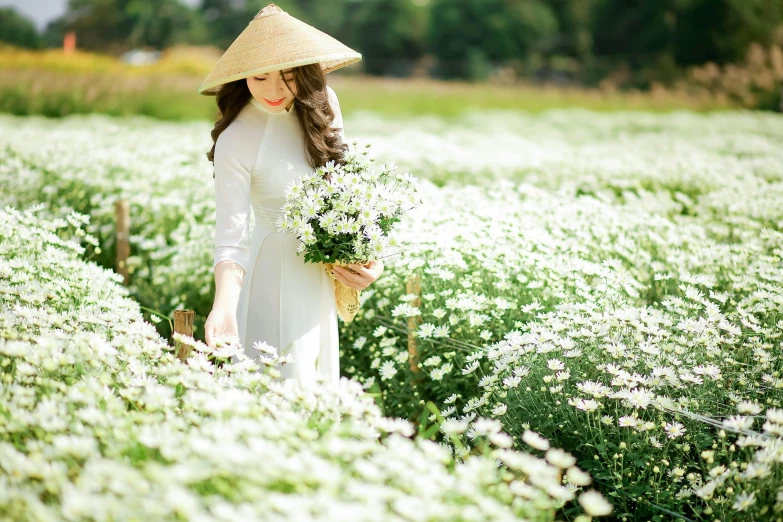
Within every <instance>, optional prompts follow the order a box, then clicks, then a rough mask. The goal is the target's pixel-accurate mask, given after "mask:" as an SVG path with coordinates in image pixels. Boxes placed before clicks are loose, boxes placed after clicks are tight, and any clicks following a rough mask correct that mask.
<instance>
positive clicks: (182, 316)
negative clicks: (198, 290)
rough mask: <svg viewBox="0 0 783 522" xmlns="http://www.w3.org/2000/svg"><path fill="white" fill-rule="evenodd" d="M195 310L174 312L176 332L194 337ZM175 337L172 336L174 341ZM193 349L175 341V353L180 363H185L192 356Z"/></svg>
mask: <svg viewBox="0 0 783 522" xmlns="http://www.w3.org/2000/svg"><path fill="white" fill-rule="evenodd" d="M194 315H195V312H194V311H193V310H174V332H175V333H178V334H182V335H189V336H191V337H193V316H194ZM173 338H174V335H173V334H172V339H173ZM190 350H191V347H190V346H187V345H185V344H183V343H181V342H179V341H174V353H176V355H177V357H178V358H179V360H180V361H182V362H185V361H186V360H187V358H188V355H190Z"/></svg>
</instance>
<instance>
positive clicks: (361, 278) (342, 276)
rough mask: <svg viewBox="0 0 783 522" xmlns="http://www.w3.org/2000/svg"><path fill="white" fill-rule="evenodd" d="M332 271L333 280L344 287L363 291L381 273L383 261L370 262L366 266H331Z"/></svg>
mask: <svg viewBox="0 0 783 522" xmlns="http://www.w3.org/2000/svg"><path fill="white" fill-rule="evenodd" d="M332 270H333V272H334V277H335V279H337V280H339V281H341V282H342V283H343V284H344V285H346V286H351V287H353V288H356V289H357V290H364V289H365V288H367V287H368V286H370V283H372V282H373V281H375V280H376V279H378V277H380V275H381V274H382V273H383V261H381V260H376V261H370V262H369V263H367V264H366V265H361V264H359V263H350V264H348V265H346V266H339V265H332ZM351 270H353V272H352V271H351Z"/></svg>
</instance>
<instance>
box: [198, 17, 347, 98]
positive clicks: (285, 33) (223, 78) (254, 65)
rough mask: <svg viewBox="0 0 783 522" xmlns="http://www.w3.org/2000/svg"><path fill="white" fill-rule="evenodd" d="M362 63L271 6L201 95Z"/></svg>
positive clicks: (222, 60) (225, 56) (221, 63)
mask: <svg viewBox="0 0 783 522" xmlns="http://www.w3.org/2000/svg"><path fill="white" fill-rule="evenodd" d="M361 59H362V55H361V54H359V53H357V52H356V51H354V50H353V49H351V48H350V47H348V46H346V45H344V44H343V43H341V42H340V41H339V40H336V39H335V38H332V37H331V36H329V35H328V34H326V33H324V32H322V31H319V30H318V29H316V28H315V27H313V26H311V25H308V24H306V23H304V22H302V21H301V20H299V19H298V18H294V17H293V16H291V15H289V14H288V13H286V12H285V11H283V10H282V9H280V8H279V7H277V6H276V5H275V4H269V5H268V6H266V7H264V8H263V9H261V11H259V12H258V14H257V15H256V16H255V17H254V18H253V20H251V21H250V23H249V24H248V25H247V27H246V28H245V30H244V31H242V33H241V34H240V35H239V36H238V37H237V38H236V40H234V42H233V43H232V44H231V45H230V46H229V48H228V49H227V50H226V52H225V53H223V56H221V57H220V59H219V60H218V62H217V63H216V64H215V67H214V68H213V69H212V71H211V72H210V73H209V75H208V76H207V78H206V79H205V80H204V82H203V83H202V84H201V86H200V87H199V88H198V92H199V94H204V95H206V96H214V95H216V94H217V92H218V91H219V90H220V86H221V85H223V84H224V83H228V82H233V81H235V80H241V79H243V78H247V77H248V76H253V75H256V74H263V73H266V72H271V71H278V70H281V69H287V68H290V67H297V66H300V65H307V64H310V63H319V62H320V64H321V69H323V71H324V73H329V72H332V71H334V70H337V69H339V68H341V67H345V66H346V65H350V64H352V63H356V62H358V61H359V60H361Z"/></svg>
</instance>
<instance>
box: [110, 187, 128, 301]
mask: <svg viewBox="0 0 783 522" xmlns="http://www.w3.org/2000/svg"><path fill="white" fill-rule="evenodd" d="M114 211H115V214H116V219H115V221H116V223H115V224H116V237H117V262H116V265H115V270H116V271H117V273H118V274H120V275H121V276H122V277H123V279H124V284H125V286H128V283H129V282H130V273H129V272H128V257H129V256H130V205H129V204H128V201H127V200H125V199H118V200H117V201H116V202H115V203H114Z"/></svg>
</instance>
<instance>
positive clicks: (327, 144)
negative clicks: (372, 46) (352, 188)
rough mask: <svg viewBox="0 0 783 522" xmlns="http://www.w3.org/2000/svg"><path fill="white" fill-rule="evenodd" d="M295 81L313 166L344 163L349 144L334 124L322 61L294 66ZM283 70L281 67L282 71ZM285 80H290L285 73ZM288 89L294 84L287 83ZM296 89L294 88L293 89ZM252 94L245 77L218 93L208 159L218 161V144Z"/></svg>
mask: <svg viewBox="0 0 783 522" xmlns="http://www.w3.org/2000/svg"><path fill="white" fill-rule="evenodd" d="M291 71H292V72H293V75H294V82H295V83H296V97H295V98H294V105H296V108H297V111H296V115H297V117H298V119H299V125H300V126H301V128H302V131H303V134H304V145H305V151H306V157H307V161H308V162H309V163H310V165H311V166H312V167H313V168H318V167H323V166H324V165H326V162H327V161H330V160H331V161H334V162H335V163H337V164H339V165H342V164H344V163H345V160H344V155H345V152H346V151H347V149H348V145H347V144H345V143H343V140H342V138H341V137H340V134H339V133H338V131H337V128H336V127H332V126H331V123H332V120H334V116H335V114H334V111H332V108H331V106H330V105H329V95H328V93H327V91H326V74H324V72H323V70H322V69H321V65H320V64H317V63H315V64H308V65H302V66H299V67H294V68H292V69H291ZM281 74H282V71H281ZM283 81H284V82H286V85H288V82H287V81H286V79H285V75H283ZM288 87H289V89H290V88H291V86H290V85H288ZM291 90H292V91H293V89H291ZM251 96H252V94H251V93H250V89H248V87H247V81H246V80H245V79H244V78H243V79H241V80H236V81H233V82H229V83H226V84H224V85H223V86H222V87H221V88H220V90H219V91H218V92H217V94H216V96H215V97H216V101H217V106H218V120H217V122H216V123H215V127H214V128H213V129H212V142H213V143H212V149H211V150H210V151H209V152H207V159H208V160H209V161H211V162H212V163H214V162H215V144H216V143H217V139H218V136H220V133H221V132H223V131H224V130H225V129H226V128H227V127H228V126H229V125H230V124H231V122H232V121H234V118H236V116H237V114H239V111H240V110H242V108H243V107H244V106H245V105H247V103H248V102H249V101H250V98H251Z"/></svg>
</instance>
